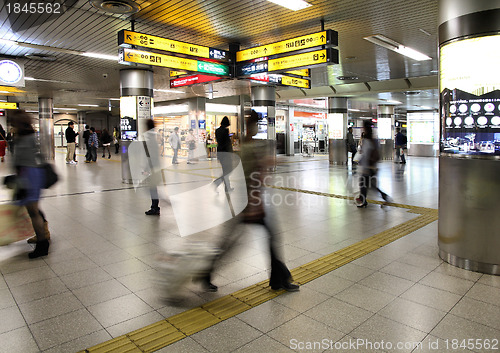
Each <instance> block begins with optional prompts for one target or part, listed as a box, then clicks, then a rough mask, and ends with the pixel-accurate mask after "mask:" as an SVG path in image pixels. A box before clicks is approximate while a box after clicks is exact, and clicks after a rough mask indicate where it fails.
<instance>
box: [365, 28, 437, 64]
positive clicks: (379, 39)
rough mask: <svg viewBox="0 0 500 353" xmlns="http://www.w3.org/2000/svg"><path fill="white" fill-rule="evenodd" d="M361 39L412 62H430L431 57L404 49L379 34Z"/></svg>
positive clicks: (407, 48) (410, 49)
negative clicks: (405, 57) (410, 59)
mask: <svg viewBox="0 0 500 353" xmlns="http://www.w3.org/2000/svg"><path fill="white" fill-rule="evenodd" d="M363 39H365V40H367V41H369V42H372V43H374V44H377V45H380V46H381V47H384V48H387V49H389V50H392V51H395V52H396V53H398V54H401V55H404V56H407V57H409V58H412V59H414V60H418V61H422V60H432V58H431V57H429V56H427V55H425V54H423V53H421V52H419V51H416V50H415V49H412V48H409V47H405V46H404V45H403V44H401V43H398V42H396V41H395V40H392V39H390V38H387V37H385V36H383V35H381V34H376V35H373V36H368V37H363Z"/></svg>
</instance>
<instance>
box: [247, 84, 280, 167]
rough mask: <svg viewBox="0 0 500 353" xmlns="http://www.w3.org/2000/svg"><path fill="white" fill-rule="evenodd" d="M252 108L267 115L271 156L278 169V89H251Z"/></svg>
mask: <svg viewBox="0 0 500 353" xmlns="http://www.w3.org/2000/svg"><path fill="white" fill-rule="evenodd" d="M251 100H252V107H256V108H257V107H258V108H260V109H261V110H264V111H266V114H267V141H268V145H269V154H270V156H271V157H272V158H273V160H274V167H273V169H275V168H276V87H274V86H255V87H252V88H251Z"/></svg>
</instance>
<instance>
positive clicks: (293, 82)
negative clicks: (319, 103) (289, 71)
mask: <svg viewBox="0 0 500 353" xmlns="http://www.w3.org/2000/svg"><path fill="white" fill-rule="evenodd" d="M281 84H282V85H285V86H293V87H299V88H311V81H309V80H306V79H303V78H297V77H290V76H281Z"/></svg>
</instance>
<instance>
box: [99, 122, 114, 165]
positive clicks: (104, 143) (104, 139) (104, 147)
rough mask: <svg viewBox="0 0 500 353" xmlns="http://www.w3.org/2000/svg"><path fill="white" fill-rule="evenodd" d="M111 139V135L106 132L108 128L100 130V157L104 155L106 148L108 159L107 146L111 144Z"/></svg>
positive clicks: (109, 156) (109, 154) (109, 151)
mask: <svg viewBox="0 0 500 353" xmlns="http://www.w3.org/2000/svg"><path fill="white" fill-rule="evenodd" d="M112 141H113V139H112V137H111V135H110V134H109V132H108V129H104V130H102V134H101V142H102V158H105V157H106V150H108V159H110V158H111V150H110V149H109V146H111V142H112Z"/></svg>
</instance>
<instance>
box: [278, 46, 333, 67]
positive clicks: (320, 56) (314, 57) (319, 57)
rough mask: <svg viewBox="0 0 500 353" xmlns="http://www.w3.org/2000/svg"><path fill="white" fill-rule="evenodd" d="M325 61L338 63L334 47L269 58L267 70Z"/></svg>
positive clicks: (310, 64) (311, 64)
mask: <svg viewBox="0 0 500 353" xmlns="http://www.w3.org/2000/svg"><path fill="white" fill-rule="evenodd" d="M326 63H331V64H338V63H339V52H338V51H337V50H336V49H331V48H330V49H322V50H315V51H310V52H307V53H303V54H297V55H290V56H284V57H282V58H278V59H271V60H268V71H280V70H288V69H295V68H300V67H307V66H314V65H318V64H326Z"/></svg>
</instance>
